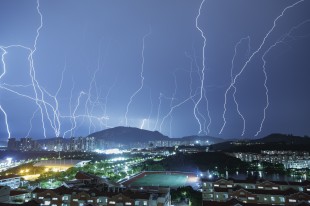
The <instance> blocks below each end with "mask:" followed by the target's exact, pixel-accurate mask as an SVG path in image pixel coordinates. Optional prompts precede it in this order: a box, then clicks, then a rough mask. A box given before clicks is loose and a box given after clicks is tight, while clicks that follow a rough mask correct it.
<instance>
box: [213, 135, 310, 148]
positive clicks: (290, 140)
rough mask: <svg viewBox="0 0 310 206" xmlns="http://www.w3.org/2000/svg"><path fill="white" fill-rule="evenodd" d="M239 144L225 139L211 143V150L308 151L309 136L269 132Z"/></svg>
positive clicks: (309, 145) (309, 144)
mask: <svg viewBox="0 0 310 206" xmlns="http://www.w3.org/2000/svg"><path fill="white" fill-rule="evenodd" d="M239 143H241V144H233V141H227V142H223V143H219V144H215V145H212V150H216V151H217V150H222V151H227V152H256V153H259V152H260V151H261V150H294V151H309V150H310V138H309V137H300V136H293V135H285V134H271V135H268V136H266V137H263V138H261V139H255V140H243V141H240V140H239Z"/></svg>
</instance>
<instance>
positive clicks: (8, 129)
mask: <svg viewBox="0 0 310 206" xmlns="http://www.w3.org/2000/svg"><path fill="white" fill-rule="evenodd" d="M0 110H1V111H2V113H3V115H4V122H5V126H6V131H7V133H8V140H9V139H10V138H11V132H10V128H9V123H8V115H7V114H6V112H5V110H4V109H3V108H2V106H1V105H0Z"/></svg>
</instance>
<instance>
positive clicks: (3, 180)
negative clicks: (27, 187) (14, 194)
mask: <svg viewBox="0 0 310 206" xmlns="http://www.w3.org/2000/svg"><path fill="white" fill-rule="evenodd" d="M0 185H1V186H9V187H10V188H12V189H16V188H18V187H19V185H20V176H18V175H7V176H0Z"/></svg>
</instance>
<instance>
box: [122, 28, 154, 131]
mask: <svg viewBox="0 0 310 206" xmlns="http://www.w3.org/2000/svg"><path fill="white" fill-rule="evenodd" d="M151 33H152V30H151V27H150V28H149V32H148V33H147V34H146V35H144V36H143V38H142V52H141V56H142V64H141V73H140V78H141V84H140V87H139V89H138V90H137V91H135V92H134V93H133V94H132V95H131V97H130V99H129V102H128V104H127V107H126V113H125V125H126V126H128V118H127V115H128V112H129V107H130V104H131V103H132V101H133V99H134V98H135V96H136V95H137V94H138V93H139V92H140V91H141V90H142V88H143V86H144V49H145V39H146V38H147V37H148V36H149V35H151Z"/></svg>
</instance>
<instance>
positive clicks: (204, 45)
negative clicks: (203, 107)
mask: <svg viewBox="0 0 310 206" xmlns="http://www.w3.org/2000/svg"><path fill="white" fill-rule="evenodd" d="M204 2H205V0H202V2H201V4H200V6H199V10H198V15H197V16H196V24H195V25H196V28H197V30H198V31H199V32H200V34H201V37H202V38H203V46H202V68H201V78H200V80H201V81H200V96H199V99H198V101H197V102H196V103H195V106H194V112H195V114H196V112H197V111H198V106H199V104H200V102H201V101H202V99H203V98H205V99H206V102H207V112H208V116H209V118H210V112H209V106H208V105H209V104H208V98H206V95H205V91H204V81H205V68H206V66H205V48H206V37H205V35H204V32H203V31H202V30H201V28H200V27H199V25H198V19H199V17H200V15H201V8H202V6H203V4H204ZM195 117H196V120H197V121H198V124H199V131H198V134H200V133H202V125H201V122H200V119H199V118H198V116H197V115H195ZM210 124H211V118H210V123H209V125H208V132H209V126H210Z"/></svg>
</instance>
